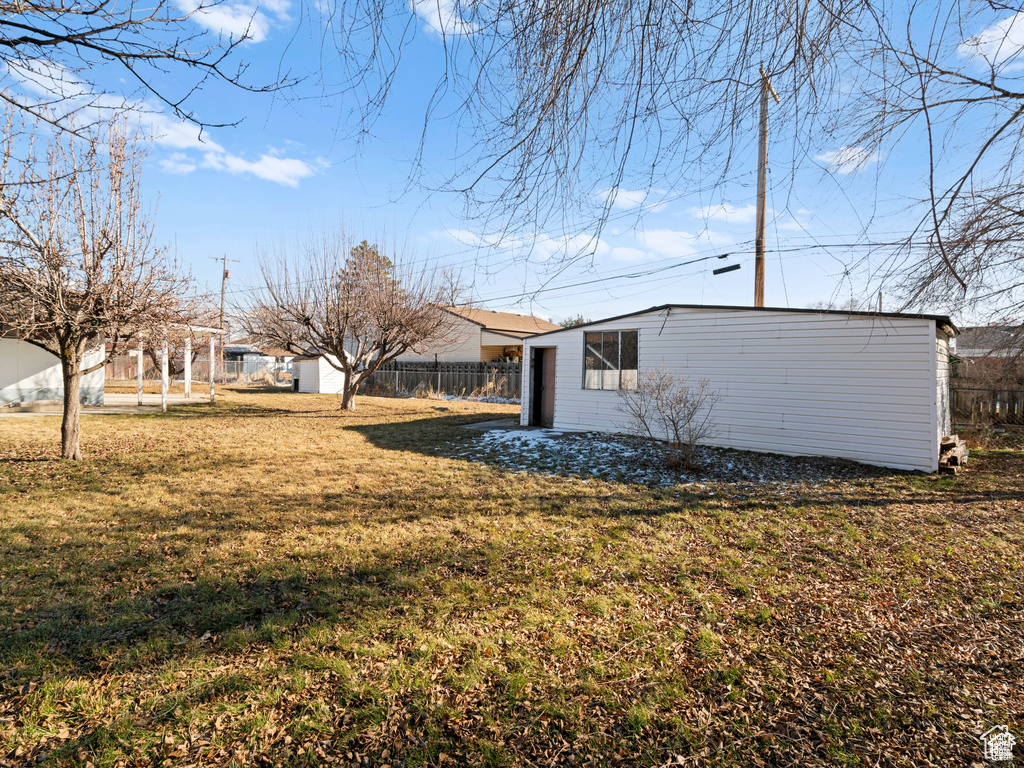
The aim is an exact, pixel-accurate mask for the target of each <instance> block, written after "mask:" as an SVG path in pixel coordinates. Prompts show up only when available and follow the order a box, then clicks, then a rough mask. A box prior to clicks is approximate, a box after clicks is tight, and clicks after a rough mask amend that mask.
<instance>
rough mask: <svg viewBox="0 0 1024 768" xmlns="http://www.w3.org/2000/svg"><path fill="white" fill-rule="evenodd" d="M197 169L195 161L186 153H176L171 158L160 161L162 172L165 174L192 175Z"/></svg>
mask: <svg viewBox="0 0 1024 768" xmlns="http://www.w3.org/2000/svg"><path fill="white" fill-rule="evenodd" d="M196 168H197V166H196V163H195V160H193V159H192V158H191V157H189V156H188V155H186V154H185V153H184V152H175V153H174V154H173V155H171V156H170V157H165V158H164V159H163V160H161V161H160V170H162V171H163V172H164V173H175V174H185V173H192V171H194V170H195V169H196Z"/></svg>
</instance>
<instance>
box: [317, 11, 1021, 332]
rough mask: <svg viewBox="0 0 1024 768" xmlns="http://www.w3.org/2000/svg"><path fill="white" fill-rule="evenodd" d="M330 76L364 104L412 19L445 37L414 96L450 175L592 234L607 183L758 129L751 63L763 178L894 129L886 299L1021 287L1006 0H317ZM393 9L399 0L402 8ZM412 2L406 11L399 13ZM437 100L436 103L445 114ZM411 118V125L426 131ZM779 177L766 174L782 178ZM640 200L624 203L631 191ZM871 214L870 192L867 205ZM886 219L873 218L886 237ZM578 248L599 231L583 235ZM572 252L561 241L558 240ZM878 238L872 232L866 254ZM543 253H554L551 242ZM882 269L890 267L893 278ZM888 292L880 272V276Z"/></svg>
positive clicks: (376, 108)
mask: <svg viewBox="0 0 1024 768" xmlns="http://www.w3.org/2000/svg"><path fill="white" fill-rule="evenodd" d="M327 7H329V8H330V11H329V12H328V14H327V16H328V22H329V23H328V29H333V32H334V35H333V37H332V38H331V39H330V43H331V44H333V46H334V47H335V48H336V49H337V51H338V52H339V59H338V65H337V66H336V67H334V68H333V69H332V70H331V71H334V72H339V73H341V75H340V77H339V79H338V82H339V85H340V86H342V87H348V88H350V89H351V90H353V91H355V92H357V93H360V94H363V98H362V100H361V101H360V102H359V103H360V107H361V112H360V114H359V117H360V118H361V125H365V122H367V121H371V120H372V119H374V118H375V116H377V115H378V114H379V113H380V111H381V109H382V108H383V106H384V105H385V104H386V102H387V99H388V97H389V95H390V92H391V85H392V83H393V81H394V77H395V75H396V73H397V72H398V69H399V66H400V63H401V61H402V56H401V48H402V45H403V44H404V43H407V42H408V41H409V40H410V39H411V38H412V37H413V35H412V34H410V31H411V30H413V31H414V30H415V29H416V26H417V24H419V25H423V26H426V25H428V24H429V26H431V27H432V28H433V31H434V32H435V33H437V35H439V37H440V39H441V40H442V42H443V49H441V50H439V55H440V56H443V58H444V65H445V66H444V70H443V73H442V74H441V76H440V78H439V81H438V83H437V87H436V89H435V92H434V94H433V98H432V99H431V100H430V102H429V105H428V107H427V112H428V114H427V118H428V119H427V121H426V123H425V125H426V126H429V125H430V118H431V117H433V116H435V115H437V116H440V115H444V116H445V117H446V119H451V120H454V121H455V123H456V124H457V127H458V129H459V135H460V137H471V140H473V141H475V143H474V144H473V145H472V147H467V146H466V143H465V140H463V141H462V142H460V145H459V148H458V149H459V166H458V167H459V168H461V169H463V170H461V171H460V172H458V173H457V174H456V175H455V176H454V177H453V178H451V179H449V186H450V188H452V189H456V190H460V191H462V192H464V193H465V194H466V196H467V203H468V206H467V208H468V210H470V211H479V212H480V214H481V216H482V218H483V226H486V227H489V228H490V232H487V233H486V234H488V235H490V233H491V232H499V233H513V232H523V231H524V230H525V232H526V233H527V234H528V233H530V232H534V233H536V232H538V231H546V232H550V233H552V234H556V235H557V234H558V233H559V232H561V233H569V234H574V233H577V232H580V231H585V232H587V233H589V234H590V235H592V236H593V235H595V234H599V233H600V232H601V227H602V225H603V223H604V222H605V221H606V220H607V219H608V217H609V216H610V215H611V214H612V212H613V208H614V206H615V201H616V196H617V194H618V193H619V190H620V189H632V190H638V189H639V190H649V189H655V188H658V187H661V188H663V189H667V190H676V191H682V190H685V191H686V192H687V193H688V194H689V193H693V192H694V191H701V192H702V193H703V194H705V195H708V194H711V195H714V189H715V188H716V187H717V188H721V185H722V184H723V182H727V181H736V177H737V174H736V171H738V170H742V171H744V172H746V171H749V170H750V168H748V167H746V166H745V167H743V168H740V169H738V168H736V167H735V164H736V162H737V158H740V159H745V158H746V157H747V155H744V153H743V150H744V148H745V147H752V146H753V143H754V141H755V140H756V139H755V137H756V130H755V126H756V121H757V114H758V109H757V99H758V93H759V87H760V83H761V76H760V71H761V70H762V69H763V70H764V72H765V73H766V74H767V76H768V77H769V78H770V79H771V81H772V82H773V83H774V85H775V88H776V90H777V91H778V93H779V95H780V96H781V98H782V103H781V104H780V105H779V106H778V107H777V108H776V107H773V112H772V126H773V130H772V137H773V139H772V140H773V143H776V144H779V145H780V147H779V148H780V149H784V150H785V151H786V152H787V153H788V155H787V156H786V157H785V158H783V157H781V156H780V155H779V154H776V152H775V151H774V150H773V152H772V157H773V159H774V162H773V170H774V171H775V173H774V174H773V179H774V180H775V183H776V189H778V185H779V184H780V182H782V183H784V182H783V179H782V177H783V176H784V175H785V173H786V171H787V166H788V172H789V175H790V180H792V178H793V176H794V175H795V173H796V170H797V169H798V168H801V167H805V166H808V165H811V166H815V167H820V166H821V165H823V164H824V165H825V166H827V168H826V171H825V172H826V173H828V174H829V175H831V176H832V178H834V179H835V180H836V181H841V180H842V179H846V178H853V175H854V174H853V173H852V172H853V171H856V170H858V169H864V168H866V167H868V166H870V165H872V164H873V163H875V162H876V161H881V160H884V158H885V156H886V155H887V154H888V153H891V152H892V151H893V150H894V148H895V147H896V146H898V145H900V144H901V142H902V143H903V145H904V148H905V149H906V150H907V151H908V152H913V153H919V154H920V156H921V157H923V158H924V159H925V160H926V163H927V172H926V173H925V174H923V178H916V177H908V176H904V177H903V178H902V179H901V181H900V189H899V190H898V191H899V193H900V194H901V195H902V196H903V197H904V199H906V200H907V201H908V203H909V204H910V207H911V210H910V211H909V212H908V213H907V215H906V216H905V217H904V221H908V222H911V225H910V229H911V230H912V231H911V232H910V233H909V234H908V236H907V238H906V242H905V243H904V246H903V247H902V248H898V249H895V250H894V249H893V248H892V247H890V246H886V248H885V250H884V251H883V252H882V255H883V256H885V257H886V263H885V266H884V267H883V268H882V269H881V270H880V271H878V272H876V275H875V277H876V278H877V280H878V281H880V282H882V283H883V284H884V287H885V288H886V291H887V292H893V291H894V289H895V287H897V286H902V287H903V289H904V290H903V291H902V293H901V294H899V295H896V296H895V298H897V299H899V300H901V301H902V303H903V306H904V307H910V306H915V305H916V306H923V305H926V304H928V303H934V302H942V303H943V304H944V305H945V307H946V308H947V309H948V308H949V304H950V302H955V303H964V304H974V303H977V302H979V301H981V302H988V303H990V304H994V305H996V306H999V307H1002V308H1004V309H1005V310H1006V311H1008V312H1011V313H1018V314H1019V313H1020V311H1021V309H1022V307H1024V279H1022V273H1021V267H1020V264H1021V260H1020V258H1019V255H1018V254H1017V252H1016V250H1014V249H1013V248H1011V249H1010V250H1008V249H1007V248H1006V247H1005V246H1006V245H1007V244H1016V243H1019V242H1021V241H1024V216H1022V215H1021V213H1020V212H1021V210H1022V203H1024V199H1022V198H1024V182H1021V181H1020V180H1021V179H1022V178H1024V168H1022V167H1021V160H1022V149H1024V106H1022V105H1024V67H1022V66H1021V62H1022V59H1024V49H1022V46H1021V40H1022V39H1024V13H1022V10H1024V9H1022V6H1021V5H1020V4H1018V3H1002V2H974V1H973V0H929V1H928V2H922V1H921V0H912V1H911V2H909V3H908V2H905V1H904V0H814V1H813V2H807V0H691V1H689V2H664V1H663V0H600V1H598V0H554V1H552V0H495V2H487V3H481V2H478V1H477V0H415V1H414V2H412V3H408V2H406V0H332V1H330V2H328V3H327ZM410 9H411V10H410ZM410 13H412V14H415V15H418V17H419V20H418V22H417V20H414V19H411V18H410ZM449 116H453V117H449ZM426 133H427V128H425V131H424V135H425V137H426ZM780 196H781V195H780ZM638 210H642V207H640V208H639V209H638ZM864 221H865V222H868V223H866V224H865V225H864V226H865V227H869V226H870V221H871V212H870V211H868V212H866V213H865V218H864ZM885 239H886V241H889V240H891V239H892V238H891V237H886V238H885ZM588 242H589V247H590V248H591V249H592V248H594V247H595V246H596V244H597V242H598V241H597V239H596V237H591V239H590V240H589V241H588ZM578 255H582V256H583V257H586V256H588V255H589V254H588V253H587V252H585V250H584V252H583V253H582V254H576V253H573V252H570V253H568V254H567V256H566V257H567V258H574V257H577V256H578ZM878 255H879V254H877V253H875V254H872V258H873V259H874V262H873V263H874V264H875V265H877V263H878ZM557 266H564V262H563V263H562V264H556V267H557ZM890 286H891V287H890ZM891 295H892V294H891Z"/></svg>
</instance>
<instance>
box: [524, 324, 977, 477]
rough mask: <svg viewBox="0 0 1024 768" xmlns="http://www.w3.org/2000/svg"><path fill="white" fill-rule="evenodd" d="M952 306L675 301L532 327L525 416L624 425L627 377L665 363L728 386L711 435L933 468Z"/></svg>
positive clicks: (755, 446) (739, 444)
mask: <svg viewBox="0 0 1024 768" xmlns="http://www.w3.org/2000/svg"><path fill="white" fill-rule="evenodd" d="M956 335H957V329H956V326H954V325H953V323H952V322H951V321H950V319H949V317H946V316H942V315H918V314H902V313H888V312H885V313H883V312H841V311H834V310H810V309H777V308H767V307H757V308H753V307H725V306H702V305H687V304H667V305H664V306H658V307H651V308H650V309H645V310H641V311H639V312H634V313H631V314H628V315H620V316H618V317H612V318H609V319H607V320H600V321H597V322H593V323H587V324H585V325H578V326H575V327H572V328H566V329H562V330H557V331H551V332H549V333H543V334H539V335H536V336H531V337H529V338H528V339H526V340H525V342H524V349H523V361H524V365H523V389H522V391H523V397H522V403H523V405H522V416H521V421H522V424H523V425H531V424H534V425H543V426H552V427H555V428H557V429H564V430H575V431H598V432H612V433H615V432H625V431H626V419H625V417H624V416H623V414H622V412H621V411H620V410H619V404H620V402H621V398H620V396H619V390H621V389H631V388H635V386H636V383H637V379H638V376H640V375H642V374H643V373H644V372H647V371H656V370H667V371H669V372H671V373H673V374H675V375H676V376H677V377H681V378H685V379H686V380H688V381H689V382H690V383H696V382H697V381H699V380H702V379H706V380H707V381H708V382H709V383H710V386H711V388H712V389H714V390H716V391H717V392H718V394H719V395H720V399H719V401H718V403H717V404H716V405H715V407H714V423H715V427H716V431H717V433H716V435H715V436H714V437H712V438H710V439H708V440H707V441H706V442H707V443H708V444H711V445H718V446H725V447H731V448H739V449H744V450H753V451H767V452H772V453H782V454H790V455H799V456H831V457H838V458H845V459H852V460H855V461H860V462H863V463H866V464H876V465H880V466H886V467H893V468H898V469H910V470H914V469H917V470H923V471H925V472H934V471H936V470H937V469H938V461H939V439H940V437H941V436H942V435H944V434H948V433H949V431H950V428H951V414H950V399H949V352H950V342H951V340H952V339H953V338H955V336H956Z"/></svg>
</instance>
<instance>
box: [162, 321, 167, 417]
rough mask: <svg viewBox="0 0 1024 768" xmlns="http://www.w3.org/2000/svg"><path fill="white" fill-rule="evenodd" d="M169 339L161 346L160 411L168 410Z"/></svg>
mask: <svg viewBox="0 0 1024 768" xmlns="http://www.w3.org/2000/svg"><path fill="white" fill-rule="evenodd" d="M167 378H168V377H167V337H166V336H164V342H163V344H162V345H161V346H160V410H161V411H166V410H167Z"/></svg>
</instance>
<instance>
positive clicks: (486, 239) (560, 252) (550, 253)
mask: <svg viewBox="0 0 1024 768" xmlns="http://www.w3.org/2000/svg"><path fill="white" fill-rule="evenodd" d="M434 234H435V236H438V235H442V234H443V235H444V236H446V237H450V238H452V239H453V240H455V241H456V242H459V243H462V244H463V245H471V246H475V247H478V248H495V249H497V250H500V251H509V252H514V253H520V254H529V255H531V256H533V257H535V258H537V259H539V260H541V261H546V260H548V259H552V258H555V257H557V258H560V259H561V258H570V259H571V258H574V257H576V256H582V255H584V254H593V255H595V256H603V255H605V254H607V253H609V252H610V251H611V248H610V247H609V245H608V244H607V243H606V242H605V241H604V240H601V239H600V238H595V237H593V236H592V235H574V236H568V235H566V236H562V237H552V236H551V235H547V234H544V233H538V234H536V235H533V236H532V237H531V236H518V235H505V234H502V233H500V232H493V233H490V234H480V233H479V232H470V231H469V230H466V229H446V230H444V231H443V233H441V232H437V231H435V233H434Z"/></svg>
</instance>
